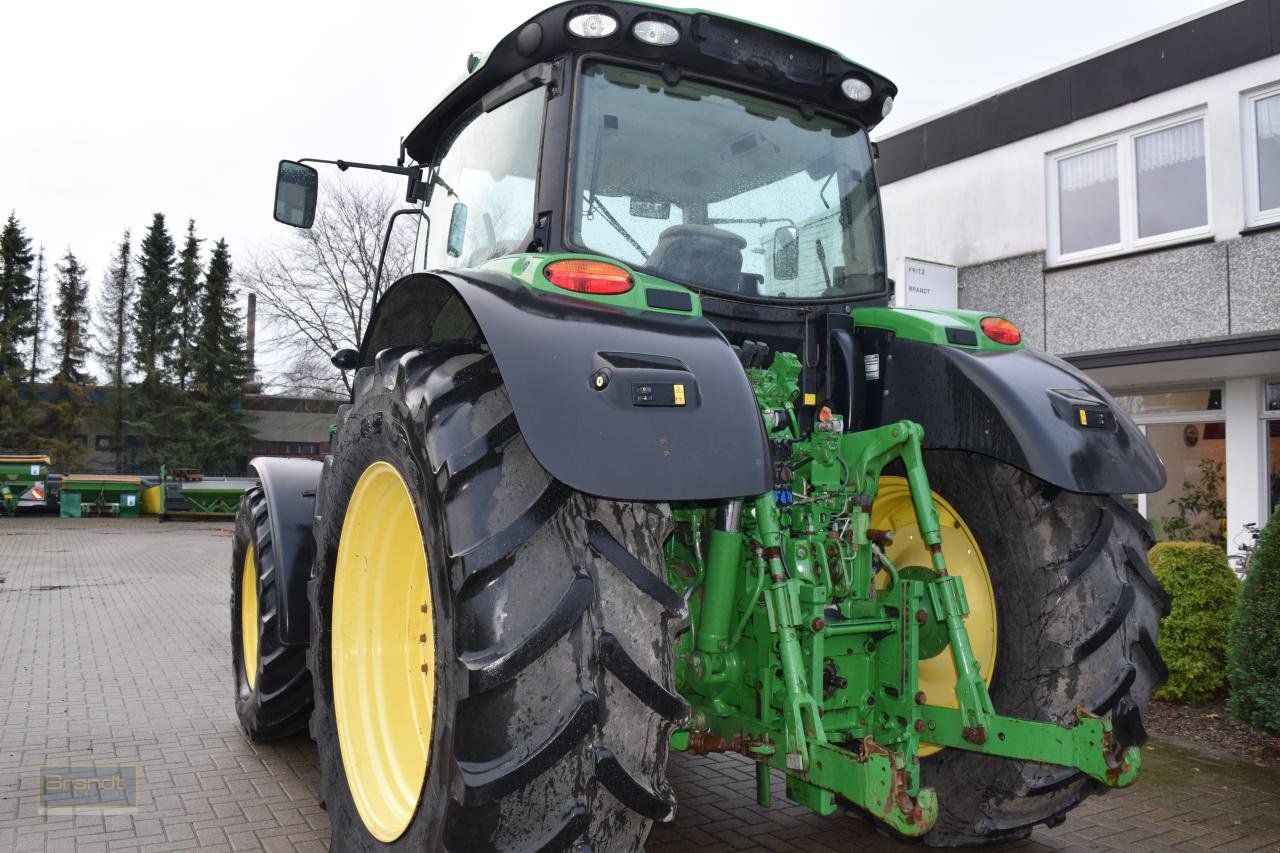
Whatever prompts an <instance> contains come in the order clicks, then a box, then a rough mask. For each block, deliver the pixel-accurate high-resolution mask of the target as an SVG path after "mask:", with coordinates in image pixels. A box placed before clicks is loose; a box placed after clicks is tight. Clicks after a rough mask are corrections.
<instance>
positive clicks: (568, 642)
mask: <svg viewBox="0 0 1280 853" xmlns="http://www.w3.org/2000/svg"><path fill="white" fill-rule="evenodd" d="M317 512H318V513H319V515H320V518H319V520H318V521H317V524H316V546H317V547H316V555H317V556H316V570H315V573H314V576H313V578H312V580H311V583H310V586H309V596H310V600H311V607H312V611H311V626H312V642H311V651H310V668H311V671H312V673H313V676H314V680H315V706H316V710H315V714H314V716H313V719H312V735H313V737H314V738H315V739H316V741H317V744H318V746H319V751H320V766H321V780H320V793H321V798H322V800H323V801H324V802H325V805H326V808H327V810H328V813H329V818H330V824H331V827H332V843H333V846H334V849H335V850H411V851H436V850H445V849H447V850H456V851H462V850H466V851H472V850H562V849H575V850H594V851H615V850H616V851H638V850H640V849H641V848H642V846H643V844H644V840H645V838H646V836H647V835H648V832H649V828H650V825H651V824H652V822H653V821H655V820H659V821H662V820H668V819H670V818H671V817H672V815H673V811H674V801H673V797H672V794H671V791H670V789H669V787H668V785H667V781H666V759H667V750H668V740H669V737H670V733H671V731H672V729H673V728H674V727H675V725H676V724H677V723H679V722H681V721H682V720H683V719H684V718H685V717H686V716H687V707H686V706H685V704H684V703H683V702H682V701H681V700H680V699H679V698H678V697H677V696H676V695H675V694H674V693H673V692H672V659H671V656H672V650H671V642H672V633H673V629H674V628H675V627H676V626H677V620H681V619H683V618H684V615H685V614H684V610H685V608H684V603H683V601H682V600H681V599H680V598H679V597H678V596H676V595H675V594H674V593H673V592H672V591H671V589H670V588H669V587H667V586H666V585H665V583H663V582H662V580H661V577H662V575H661V572H662V567H663V559H662V550H661V545H662V542H663V540H664V539H665V537H666V535H667V533H668V531H669V529H670V527H671V522H670V513H669V511H668V510H667V508H666V507H665V506H661V505H651V504H635V503H619V502H613V501H606V500H601V499H597V498H593V497H590V496H587V495H583V494H579V493H576V492H574V491H573V490H571V489H569V488H568V487H566V486H565V485H563V484H562V483H560V482H558V481H556V480H555V479H553V478H552V477H551V476H550V475H549V474H547V472H546V471H544V470H543V469H542V468H541V466H539V465H538V463H537V462H536V460H535V459H534V458H533V456H532V454H531V453H530V451H529V448H528V446H527V445H526V444H525V441H524V438H523V437H522V435H521V432H520V429H519V426H518V425H517V423H516V420H515V415H514V413H513V411H512V408H511V403H510V401H509V399H508V398H507V394H506V391H505V388H504V386H503V384H502V380H501V377H500V376H499V374H498V371H497V367H496V365H495V363H494V361H493V358H492V356H491V355H490V354H489V353H488V352H487V350H486V349H485V348H484V347H483V346H482V345H475V344H441V345H433V346H429V347H426V348H419V349H396V350H387V351H384V352H382V353H380V354H379V355H378V356H377V357H376V359H375V363H374V364H373V365H372V366H369V367H364V368H362V369H361V370H360V371H359V372H358V373H357V374H356V377H355V393H354V398H353V403H352V406H351V408H350V409H349V410H347V411H346V412H345V413H344V415H343V418H342V422H341V423H340V424H339V426H338V431H337V434H336V436H335V441H334V447H333V455H332V456H331V457H330V458H329V459H328V460H327V461H326V471H325V474H324V477H323V480H322V488H321V494H320V495H319V496H318V497H317Z"/></svg>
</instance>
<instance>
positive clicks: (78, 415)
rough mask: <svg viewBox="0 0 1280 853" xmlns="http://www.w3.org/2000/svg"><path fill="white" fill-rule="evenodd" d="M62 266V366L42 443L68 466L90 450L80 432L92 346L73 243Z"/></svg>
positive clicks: (57, 311)
mask: <svg viewBox="0 0 1280 853" xmlns="http://www.w3.org/2000/svg"><path fill="white" fill-rule="evenodd" d="M57 272H58V279H57V297H58V301H57V304H56V305H55V306H54V309H53V314H54V319H55V320H56V321H57V323H56V326H55V333H56V335H57V337H56V339H55V342H54V346H55V351H56V355H57V358H58V368H57V372H56V373H55V374H54V377H53V393H52V397H51V399H50V401H49V403H48V405H47V406H46V407H45V411H44V417H43V428H42V436H41V439H42V440H41V444H42V445H43V446H44V447H46V448H48V449H49V452H50V454H51V455H52V456H53V463H54V466H55V467H57V468H59V469H60V470H62V471H69V470H73V469H75V468H76V467H77V466H79V464H80V463H81V461H82V460H83V459H84V456H85V452H86V450H87V448H86V447H85V443H84V439H83V438H80V437H78V436H80V435H81V434H82V432H81V427H82V425H83V423H84V417H85V413H86V410H87V408H88V400H89V375H88V374H87V373H85V370H84V366H85V365H84V362H85V356H86V355H87V353H88V350H89V347H88V334H89V281H88V278H87V272H86V270H85V268H84V267H82V266H81V265H80V262H79V261H77V260H76V256H75V255H74V254H72V252H71V250H70V249H67V254H66V256H65V257H64V258H63V259H62V263H60V264H59V265H58V267H57Z"/></svg>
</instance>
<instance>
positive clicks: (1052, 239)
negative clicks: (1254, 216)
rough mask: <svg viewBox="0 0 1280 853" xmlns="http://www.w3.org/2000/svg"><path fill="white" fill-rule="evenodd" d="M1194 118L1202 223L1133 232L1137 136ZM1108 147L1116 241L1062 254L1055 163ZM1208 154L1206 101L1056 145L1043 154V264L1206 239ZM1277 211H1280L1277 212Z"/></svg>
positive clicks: (1208, 230) (1208, 228)
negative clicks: (1200, 157) (1200, 148)
mask: <svg viewBox="0 0 1280 853" xmlns="http://www.w3.org/2000/svg"><path fill="white" fill-rule="evenodd" d="M1193 121H1200V122H1201V133H1202V134H1204V151H1205V157H1204V185H1205V224H1204V225H1199V226H1196V227H1194V228H1184V229H1182V230H1180V231H1171V232H1169V233H1167V234H1154V235H1152V236H1150V237H1139V236H1138V179H1137V162H1136V161H1137V154H1136V151H1135V149H1136V146H1137V139H1138V137H1140V136H1146V135H1147V134H1150V133H1156V132H1158V131H1161V130H1168V129H1169V128H1171V127H1177V126H1178V125H1182V124H1188V123H1190V122H1193ZM1110 145H1114V146H1116V179H1117V181H1118V183H1119V188H1118V203H1119V205H1120V242H1118V243H1112V244H1110V245H1107V246H1096V247H1094V248H1091V249H1083V250H1081V251H1079V252H1068V253H1065V254H1064V253H1063V252H1062V230H1061V223H1060V221H1059V220H1060V204H1059V200H1058V163H1059V162H1060V161H1062V160H1065V159H1067V158H1069V157H1074V156H1076V155H1077V154H1085V153H1088V152H1090V151H1096V150H1098V149H1100V148H1106V147H1108V146H1110ZM1211 160H1212V158H1211V157H1210V156H1209V121H1208V109H1207V108H1206V105H1204V104H1201V105H1199V106H1197V107H1193V108H1191V109H1188V110H1183V111H1182V112H1179V113H1175V114H1173V115H1169V116H1165V117H1164V118H1161V119H1157V120H1155V121H1150V122H1146V123H1144V124H1139V125H1134V126H1133V127H1129V128H1125V129H1124V130H1120V131H1117V132H1115V133H1112V134H1110V135H1108V136H1103V137H1098V138H1096V139H1091V140H1089V141H1088V142H1083V143H1079V144H1077V145H1072V146H1071V147H1069V148H1061V149H1058V150H1057V151H1051V152H1049V153H1048V154H1046V155H1045V180H1046V191H1045V199H1046V202H1047V203H1046V205H1045V207H1046V211H1045V213H1046V216H1045V224H1046V227H1047V228H1048V232H1049V233H1048V235H1047V241H1046V245H1047V246H1048V247H1049V251H1048V266H1050V267H1054V266H1062V265H1066V264H1074V263H1079V262H1080V261H1089V260H1094V259H1096V258H1106V257H1111V256H1113V255H1121V254H1125V253H1127V252H1134V251H1141V250H1145V249H1153V248H1157V247H1160V246H1169V245H1174V244H1176V243H1185V242H1188V241H1191V240H1200V239H1203V238H1205V237H1212V236H1213V203H1212V202H1213V170H1212V166H1211ZM1278 213H1280V211H1278Z"/></svg>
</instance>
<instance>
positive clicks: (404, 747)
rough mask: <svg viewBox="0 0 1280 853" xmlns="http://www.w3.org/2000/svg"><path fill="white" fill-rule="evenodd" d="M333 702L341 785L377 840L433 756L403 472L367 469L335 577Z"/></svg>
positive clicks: (417, 555) (389, 834)
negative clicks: (342, 777) (344, 783)
mask: <svg viewBox="0 0 1280 853" xmlns="http://www.w3.org/2000/svg"><path fill="white" fill-rule="evenodd" d="M331 642H332V644H333V645H332V667H333V707H334V715H335V718H336V721H337V726H338V745H339V747H340V749H341V751H342V767H343V771H344V772H345V773H346V777H347V785H348V787H349V788H350V789H351V797H352V799H353V800H354V801H355V805H356V810H357V811H358V812H359V813H360V818H361V820H363V821H364V825H365V827H366V828H367V829H368V830H369V832H370V833H371V834H372V835H373V837H374V838H376V839H378V840H379V841H386V842H390V841H394V840H396V839H397V838H399V837H400V836H401V835H402V834H403V833H404V831H405V829H406V828H408V826H409V822H410V821H412V820H413V815H414V812H415V811H416V810H417V807H418V799H419V797H420V795H421V792H422V785H423V781H424V780H425V779H426V775H427V767H428V763H429V760H430V757H431V730H432V720H433V718H434V716H435V689H436V680H435V633H434V618H433V613H432V605H431V580H430V578H429V577H428V575H427V556H426V549H425V548H424V547H423V542H422V533H421V528H420V527H419V525H418V514H417V511H416V510H415V509H414V505H413V499H412V498H411V497H410V495H409V488H408V486H406V485H405V482H404V478H403V477H401V476H400V472H399V471H397V470H396V469H395V468H393V467H392V466H391V465H389V464H388V463H386V462H375V463H373V464H372V465H370V466H369V467H368V468H366V469H365V472H364V473H363V474H361V475H360V480H359V481H358V482H357V483H356V487H355V491H354V492H352V494H351V502H350V503H349V504H348V505H347V514H346V518H345V519H344V520H343V524H342V538H341V540H340V541H339V543H338V563H337V570H336V573H335V577H334V583H333V625H332V640H331Z"/></svg>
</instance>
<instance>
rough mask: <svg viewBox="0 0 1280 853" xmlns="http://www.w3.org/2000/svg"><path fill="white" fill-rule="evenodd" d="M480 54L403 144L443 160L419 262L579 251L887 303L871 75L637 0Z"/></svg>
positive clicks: (552, 16) (691, 275)
mask: <svg viewBox="0 0 1280 853" xmlns="http://www.w3.org/2000/svg"><path fill="white" fill-rule="evenodd" d="M469 64H470V66H471V69H470V72H469V75H468V77H467V78H465V79H464V80H463V81H462V82H461V83H460V84H459V85H458V86H457V87H456V88H455V89H454V90H453V91H452V92H451V93H450V94H449V95H448V96H447V97H446V98H445V99H444V100H443V101H442V102H441V103H440V104H439V105H438V106H437V107H436V108H435V109H434V110H433V111H432V112H431V113H430V114H428V116H427V117H426V118H425V119H423V121H422V122H421V123H420V124H419V125H418V126H417V128H415V129H414V131H413V132H412V133H411V134H410V135H409V137H408V138H407V139H406V142H405V147H406V150H407V151H408V153H409V154H410V155H412V156H413V157H414V158H415V159H416V160H417V161H418V162H420V163H424V164H431V166H432V167H433V174H432V176H431V178H430V179H429V185H428V186H427V187H426V189H425V195H426V198H427V205H426V212H427V217H426V219H427V220H429V222H430V225H429V226H428V225H426V224H425V223H424V227H423V228H422V229H421V234H420V237H421V240H420V245H419V250H420V251H419V252H418V253H417V259H416V260H417V267H418V268H422V269H448V268H451V267H475V266H478V265H482V264H484V263H486V262H488V261H490V260H492V259H494V258H498V257H502V256H504V255H508V254H513V253H519V252H529V251H535V252H550V253H575V254H585V255H591V256H601V257H604V258H609V259H613V260H616V261H621V262H622V263H623V264H625V265H626V267H627V268H628V269H630V270H633V271H636V272H641V273H646V274H649V275H652V276H655V277H657V278H661V279H663V280H665V281H669V282H672V283H675V284H678V285H682V286H685V287H688V288H691V289H693V290H695V291H697V292H699V293H706V294H708V295H714V296H718V297H723V298H726V299H731V300H749V301H767V302H778V303H783V304H793V303H795V302H797V301H804V302H814V301H826V300H840V301H843V302H848V301H851V300H852V301H857V302H859V303H868V302H870V303H878V304H884V303H885V302H886V301H887V296H888V281H887V277H886V274H885V260H884V240H883V229H882V225H881V219H880V210H879V203H878V195H877V192H876V186H875V177H874V171H873V167H872V150H871V146H870V143H869V141H868V139H867V131H868V130H869V128H870V127H871V126H873V125H874V124H875V123H876V122H877V121H879V120H880V119H881V118H882V117H883V116H884V115H886V114H887V113H888V111H889V109H891V107H892V104H893V95H894V94H895V93H896V91H897V90H896V89H895V87H894V86H893V84H891V83H889V82H888V81H887V80H885V79H883V78H882V77H880V76H879V75H876V74H874V73H873V72H870V71H868V70H867V69H865V68H862V67H860V66H857V65H855V64H854V63H852V62H850V61H849V60H847V59H845V58H844V57H842V56H840V55H839V54H837V53H835V52H833V51H830V50H828V49H826V48H823V47H820V46H818V45H814V44H812V43H809V42H805V41H801V40H799V39H796V38H793V37H791V36H788V35H785V34H782V33H777V32H773V31H770V30H766V29H764V28H761V27H757V26H753V25H750V24H746V23H743V22H739V21H734V20H731V19H726V18H720V17H716V16H713V15H709V14H705V13H699V12H688V13H686V12H676V11H672V10H666V9H659V8H657V7H649V6H642V5H639V4H631V3H612V4H592V5H589V6H585V5H583V4H575V3H567V4H562V5H559V6H556V7H553V8H551V9H549V10H547V11H546V12H544V13H542V14H540V15H538V16H537V17H535V18H534V19H532V20H530V21H529V22H527V23H526V24H525V25H524V26H522V27H521V28H519V29H518V30H516V31H515V32H513V33H512V34H511V35H509V36H508V37H507V38H506V39H504V40H503V41H502V42H501V43H499V45H498V46H497V47H496V48H495V49H494V51H493V52H492V53H491V54H489V56H488V57H487V58H485V59H483V60H481V59H479V58H476V57H473V59H472V60H471V62H470V63H469ZM481 140H483V143H484V144H483V145H481V144H477V143H479V142H480V141H481Z"/></svg>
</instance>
